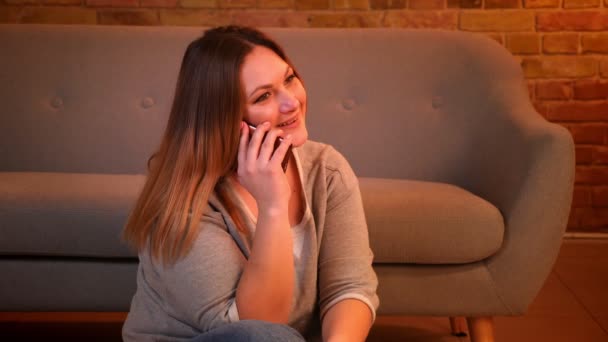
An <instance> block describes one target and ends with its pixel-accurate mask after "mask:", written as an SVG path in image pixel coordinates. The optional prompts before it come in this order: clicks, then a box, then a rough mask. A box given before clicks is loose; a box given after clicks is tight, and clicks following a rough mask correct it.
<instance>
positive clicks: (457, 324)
mask: <svg viewBox="0 0 608 342" xmlns="http://www.w3.org/2000/svg"><path fill="white" fill-rule="evenodd" d="M466 325H467V321H466V320H465V319H464V317H450V327H451V328H452V335H454V336H458V337H465V336H467V327H466Z"/></svg>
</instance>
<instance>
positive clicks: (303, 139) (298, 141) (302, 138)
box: [291, 130, 308, 147]
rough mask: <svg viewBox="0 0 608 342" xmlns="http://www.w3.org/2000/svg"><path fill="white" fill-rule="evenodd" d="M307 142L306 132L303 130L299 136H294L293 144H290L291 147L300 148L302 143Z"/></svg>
mask: <svg viewBox="0 0 608 342" xmlns="http://www.w3.org/2000/svg"><path fill="white" fill-rule="evenodd" d="M307 140H308V132H307V131H306V130H304V132H301V133H300V134H297V135H294V139H293V143H292V144H291V145H292V146H293V147H300V146H302V145H304V143H305V142H306V141H307Z"/></svg>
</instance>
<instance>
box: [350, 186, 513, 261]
mask: <svg viewBox="0 0 608 342" xmlns="http://www.w3.org/2000/svg"><path fill="white" fill-rule="evenodd" d="M360 187H361V194H362V197H363V205H364V207H365V214H366V217H367V224H368V226H369V234H370V245H371V248H372V250H373V252H374V262H375V263H415V264H460V263H468V262H474V261H479V260H482V259H484V258H487V257H489V256H491V255H493V254H494V253H496V252H497V251H498V250H499V248H500V246H501V244H502V239H503V233H504V220H503V217H502V215H501V213H500V212H499V210H498V209H497V208H496V207H495V206H494V205H492V204H490V203H489V202H487V201H486V200H484V199H482V198H480V197H478V196H476V195H474V194H472V193H470V192H468V191H466V190H464V189H462V188H460V187H457V186H454V185H450V184H443V183H433V182H423V181H412V180H397V179H385V178H360Z"/></svg>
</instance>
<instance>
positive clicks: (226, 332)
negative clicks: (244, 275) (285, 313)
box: [190, 320, 306, 342]
mask: <svg viewBox="0 0 608 342" xmlns="http://www.w3.org/2000/svg"><path fill="white" fill-rule="evenodd" d="M224 341H225V342H306V340H305V339H304V337H302V335H300V333H298V332H297V331H296V330H295V329H293V328H292V327H290V326H288V325H284V324H276V323H269V322H264V321H256V320H243V321H238V322H234V323H229V324H224V325H222V326H220V327H217V328H215V329H212V330H209V331H208V332H206V333H203V334H201V335H199V336H197V337H195V338H193V339H192V340H190V342H224Z"/></svg>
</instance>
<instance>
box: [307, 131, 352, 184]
mask: <svg viewBox="0 0 608 342" xmlns="http://www.w3.org/2000/svg"><path fill="white" fill-rule="evenodd" d="M298 155H299V157H300V162H301V164H302V169H303V172H304V173H305V174H307V175H308V176H309V179H315V181H316V182H318V181H319V180H321V179H322V180H323V181H324V182H323V183H324V184H325V186H326V187H327V190H329V191H332V190H347V191H348V190H351V189H353V188H354V187H356V186H358V181H357V177H356V175H355V173H354V171H353V169H352V168H351V166H350V164H349V163H348V161H347V160H346V158H345V157H344V156H343V155H342V153H340V152H339V151H338V150H336V149H335V148H334V147H333V146H331V145H328V144H324V143H320V142H316V141H310V140H309V141H307V142H306V143H304V145H302V146H300V147H299V148H298Z"/></svg>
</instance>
